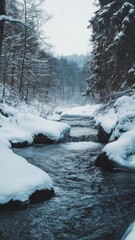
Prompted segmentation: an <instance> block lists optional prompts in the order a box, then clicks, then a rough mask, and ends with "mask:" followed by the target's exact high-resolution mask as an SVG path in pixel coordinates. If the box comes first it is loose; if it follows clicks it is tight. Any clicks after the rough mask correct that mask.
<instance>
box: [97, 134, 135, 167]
mask: <svg viewBox="0 0 135 240" xmlns="http://www.w3.org/2000/svg"><path fill="white" fill-rule="evenodd" d="M102 151H103V152H106V154H107V156H108V157H109V159H110V160H112V161H113V162H115V163H116V165H118V166H120V167H122V168H127V169H130V170H135V130H134V131H129V132H126V133H124V134H123V135H122V136H120V138H119V139H118V140H116V141H114V142H111V143H108V144H107V145H106V146H105V147H104V148H103V150H102Z"/></svg>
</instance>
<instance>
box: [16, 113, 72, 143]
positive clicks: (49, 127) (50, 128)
mask: <svg viewBox="0 0 135 240" xmlns="http://www.w3.org/2000/svg"><path fill="white" fill-rule="evenodd" d="M16 121H17V122H18V124H19V127H20V128H21V129H23V130H24V131H26V132H27V133H29V134H30V135H31V136H32V137H35V136H37V135H38V134H42V135H44V136H46V137H47V138H48V139H51V140H53V141H55V142H57V141H59V140H60V139H62V138H63V137H64V136H65V135H66V134H68V133H69V131H70V129H71V127H70V126H69V125H68V124H66V123H60V122H54V121H51V120H47V119H44V118H42V117H40V116H36V115H33V114H29V113H27V114H19V115H18V116H17V117H16Z"/></svg>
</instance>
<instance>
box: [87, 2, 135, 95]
mask: <svg viewBox="0 0 135 240" xmlns="http://www.w3.org/2000/svg"><path fill="white" fill-rule="evenodd" d="M99 4H100V9H99V10H98V11H97V12H96V14H95V16H94V18H93V19H92V20H90V26H92V28H93V36H92V42H93V61H92V64H91V65H90V68H91V69H92V72H93V75H92V77H90V78H89V87H88V91H87V93H88V94H89V93H90V92H92V91H94V92H98V93H100V96H101V99H106V98H115V96H116V94H121V92H122V91H124V92H125V91H127V92H129V91H131V90H130V89H131V87H132V89H133V88H134V84H135V50H134V49H135V31H134V27H135V18H134V16H135V2H134V1H133V0H119V1H117V0H109V1H107V0H100V1H99Z"/></svg>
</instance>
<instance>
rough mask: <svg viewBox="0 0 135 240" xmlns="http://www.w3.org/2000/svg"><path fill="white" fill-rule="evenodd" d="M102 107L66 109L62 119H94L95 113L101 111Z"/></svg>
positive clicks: (90, 106) (86, 106)
mask: <svg viewBox="0 0 135 240" xmlns="http://www.w3.org/2000/svg"><path fill="white" fill-rule="evenodd" d="M99 107H100V105H98V104H97V105H96V104H95V105H85V106H81V107H73V108H68V109H65V110H64V111H63V112H62V114H61V117H62V118H77V119H81V118H86V117H93V116H94V112H95V111H97V110H98V109H99Z"/></svg>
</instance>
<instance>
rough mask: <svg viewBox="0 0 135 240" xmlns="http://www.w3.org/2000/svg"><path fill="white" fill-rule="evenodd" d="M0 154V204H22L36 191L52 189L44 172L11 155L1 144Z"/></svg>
mask: <svg viewBox="0 0 135 240" xmlns="http://www.w3.org/2000/svg"><path fill="white" fill-rule="evenodd" d="M0 152H1V158H0V204H4V203H7V202H9V201H10V200H20V201H22V202H24V201H26V200H28V199H29V197H30V195H31V194H32V193H34V192H35V191H36V190H43V189H51V188H52V187H53V184H52V180H51V178H50V177H49V175H48V174H47V173H46V172H44V171H42V170H41V169H39V168H37V167H35V166H33V165H32V164H30V163H28V162H27V160H25V159H24V158H22V157H20V156H18V155H16V154H15V153H13V151H12V150H11V149H9V148H8V147H7V146H6V145H5V144H4V143H2V142H1V143H0Z"/></svg>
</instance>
